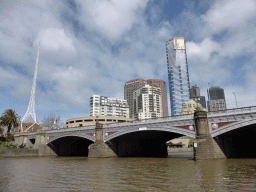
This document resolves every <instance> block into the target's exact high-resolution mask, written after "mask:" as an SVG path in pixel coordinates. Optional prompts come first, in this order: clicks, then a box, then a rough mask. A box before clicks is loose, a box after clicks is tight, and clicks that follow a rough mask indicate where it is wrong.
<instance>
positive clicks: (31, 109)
mask: <svg viewBox="0 0 256 192" xmlns="http://www.w3.org/2000/svg"><path fill="white" fill-rule="evenodd" d="M39 49H40V42H39V47H38V51H37V58H36V66H35V71H34V78H33V84H32V89H31V95H30V101H29V104H28V109H27V112H26V113H25V115H24V117H23V118H22V120H21V131H22V132H23V128H22V123H33V124H32V125H31V126H30V127H32V126H33V125H34V124H35V123H36V124H39V123H38V121H37V119H36V113H35V93H36V79H37V68H38V61H39ZM30 127H29V128H30ZM29 128H27V129H29ZM27 129H26V130H27ZM26 130H25V131H26Z"/></svg>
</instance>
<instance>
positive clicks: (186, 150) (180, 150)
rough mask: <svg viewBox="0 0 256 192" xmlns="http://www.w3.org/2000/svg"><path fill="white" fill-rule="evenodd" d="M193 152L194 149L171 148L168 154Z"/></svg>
mask: <svg viewBox="0 0 256 192" xmlns="http://www.w3.org/2000/svg"><path fill="white" fill-rule="evenodd" d="M183 152H193V148H192V147H191V148H169V149H168V153H183Z"/></svg>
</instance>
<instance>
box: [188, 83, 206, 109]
mask: <svg viewBox="0 0 256 192" xmlns="http://www.w3.org/2000/svg"><path fill="white" fill-rule="evenodd" d="M190 98H191V99H193V100H194V101H196V102H198V103H200V104H201V105H202V107H203V108H206V103H205V96H200V89H199V87H197V86H196V85H194V86H193V87H192V88H191V89H190Z"/></svg>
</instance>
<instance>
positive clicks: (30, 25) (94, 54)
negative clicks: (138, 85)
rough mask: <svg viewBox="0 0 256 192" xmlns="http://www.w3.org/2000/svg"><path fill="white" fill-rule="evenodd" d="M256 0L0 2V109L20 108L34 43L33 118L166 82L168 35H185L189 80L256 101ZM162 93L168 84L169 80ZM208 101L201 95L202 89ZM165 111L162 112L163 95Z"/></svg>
mask: <svg viewBox="0 0 256 192" xmlns="http://www.w3.org/2000/svg"><path fill="white" fill-rule="evenodd" d="M255 10H256V0H243V1H240V0H217V1H214V0H184V1H182V0H177V1H176V0H172V1H168V0H129V1H127V0H61V1H60V0H33V1H30V0H5V1H4V0H0V112H1V113H2V112H4V110H6V109H15V110H16V111H17V113H18V115H19V116H20V117H21V118H22V117H23V116H24V115H25V113H26V110H27V108H28V103H29V99H30V94H31V87H32V82H33V76H34V69H35V64H36V57H37V50H38V46H39V42H41V43H40V57H39V65H38V76H37V86H36V96H35V105H36V108H35V110H36V116H37V119H38V121H39V122H41V121H42V120H43V118H44V117H48V116H50V115H55V116H60V117H61V119H62V121H63V122H65V120H66V119H70V118H74V117H82V116H89V113H90V97H91V96H92V95H93V94H97V95H101V96H107V97H109V98H117V99H124V85H125V82H127V81H129V80H132V79H135V78H143V79H151V78H156V79H162V80H164V81H166V82H168V74H167V61H166V53H165V51H166V41H167V40H169V39H172V38H173V37H184V39H185V42H186V52H187V60H188V69H189V78H190V83H191V86H193V85H197V86H199V87H200V91H201V95H203V96H207V88H208V83H209V86H210V87H211V86H220V87H221V88H223V89H224V92H225V98H226V103H227V108H229V109H230V108H235V107H236V101H235V96H236V100H237V104H238V107H248V106H256V99H255V96H256V87H255V83H256V75H255V72H256V54H255V53H256V34H255V31H256V24H255V19H256V11H255ZM167 90H168V92H169V86H167ZM206 99H207V97H206ZM168 102H169V104H168V105H169V114H170V101H169V94H168Z"/></svg>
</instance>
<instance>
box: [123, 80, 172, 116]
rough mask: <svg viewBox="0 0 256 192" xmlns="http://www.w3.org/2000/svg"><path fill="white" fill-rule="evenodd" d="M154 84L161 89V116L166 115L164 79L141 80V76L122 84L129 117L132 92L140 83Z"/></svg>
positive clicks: (132, 103)
mask: <svg viewBox="0 0 256 192" xmlns="http://www.w3.org/2000/svg"><path fill="white" fill-rule="evenodd" d="M146 84H149V85H151V86H152V85H154V86H157V87H159V88H160V89H161V97H162V115H163V117H166V116H168V104H167V90H166V83H165V81H163V80H161V79H148V80H143V79H141V78H137V79H133V80H130V81H128V82H126V83H125V86H124V99H125V100H127V102H128V105H129V109H130V115H129V117H130V118H132V112H133V108H134V107H133V105H134V101H133V92H134V91H136V90H138V89H139V88H140V87H141V86H142V85H146Z"/></svg>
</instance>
